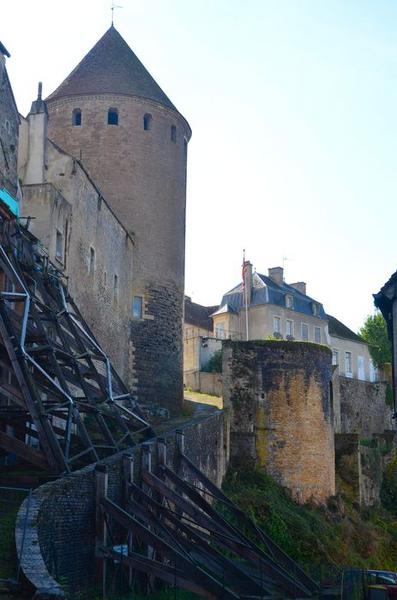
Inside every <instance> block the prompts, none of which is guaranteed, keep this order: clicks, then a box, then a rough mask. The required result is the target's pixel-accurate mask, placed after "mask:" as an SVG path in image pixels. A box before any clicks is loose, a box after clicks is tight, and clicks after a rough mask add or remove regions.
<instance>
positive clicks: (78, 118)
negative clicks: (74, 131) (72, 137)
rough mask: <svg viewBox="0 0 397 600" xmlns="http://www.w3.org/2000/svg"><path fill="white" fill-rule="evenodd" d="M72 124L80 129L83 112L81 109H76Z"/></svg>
mask: <svg viewBox="0 0 397 600" xmlns="http://www.w3.org/2000/svg"><path fill="white" fill-rule="evenodd" d="M72 124H73V125H74V127H80V125H81V110H80V108H75V109H74V111H73V113H72Z"/></svg>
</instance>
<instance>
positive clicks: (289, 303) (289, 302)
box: [285, 294, 294, 308]
mask: <svg viewBox="0 0 397 600" xmlns="http://www.w3.org/2000/svg"><path fill="white" fill-rule="evenodd" d="M285 306H286V307H287V308H294V298H293V296H291V294H287V295H286V296H285Z"/></svg>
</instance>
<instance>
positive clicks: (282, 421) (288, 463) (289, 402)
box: [223, 341, 335, 502]
mask: <svg viewBox="0 0 397 600" xmlns="http://www.w3.org/2000/svg"><path fill="white" fill-rule="evenodd" d="M223 360H224V363H223V377H224V403H225V406H230V408H231V410H232V421H231V459H232V461H234V463H237V464H242V465H244V464H251V465H255V466H258V467H261V468H264V469H266V471H267V472H268V473H269V474H270V475H271V476H272V477H274V478H275V479H276V481H278V482H279V483H280V484H281V485H283V486H285V487H286V488H288V489H289V490H290V492H291V494H292V496H293V497H294V498H295V499H296V500H297V501H299V502H306V501H308V500H315V501H318V502H324V501H325V500H326V499H327V498H328V497H329V496H331V495H333V494H334V493H335V464H334V457H335V454H334V439H333V423H332V411H331V403H330V382H331V378H332V366H331V351H330V350H329V349H328V348H326V347H324V346H319V345H316V344H311V343H303V342H302V343H301V342H272V341H266V342H231V341H229V342H226V343H225V345H224V358H223Z"/></svg>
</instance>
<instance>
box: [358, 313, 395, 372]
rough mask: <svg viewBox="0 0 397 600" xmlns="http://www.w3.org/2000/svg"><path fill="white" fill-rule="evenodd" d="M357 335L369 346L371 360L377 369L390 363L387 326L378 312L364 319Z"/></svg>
mask: <svg viewBox="0 0 397 600" xmlns="http://www.w3.org/2000/svg"><path fill="white" fill-rule="evenodd" d="M359 334H360V335H361V337H362V338H364V340H365V341H366V342H367V343H368V344H369V351H370V353H371V357H372V360H373V361H374V363H375V365H376V366H377V367H383V365H384V364H385V363H390V362H391V344H390V340H389V338H388V336H387V326H386V321H385V320H384V318H383V316H382V314H381V313H380V312H376V313H375V314H374V315H370V316H368V317H367V318H366V320H365V323H364V325H363V326H362V327H361V329H360V331H359Z"/></svg>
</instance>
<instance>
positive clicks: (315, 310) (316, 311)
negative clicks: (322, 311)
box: [312, 302, 318, 317]
mask: <svg viewBox="0 0 397 600" xmlns="http://www.w3.org/2000/svg"><path fill="white" fill-rule="evenodd" d="M312 313H313V315H314V316H315V317H318V304H316V303H315V302H312Z"/></svg>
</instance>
